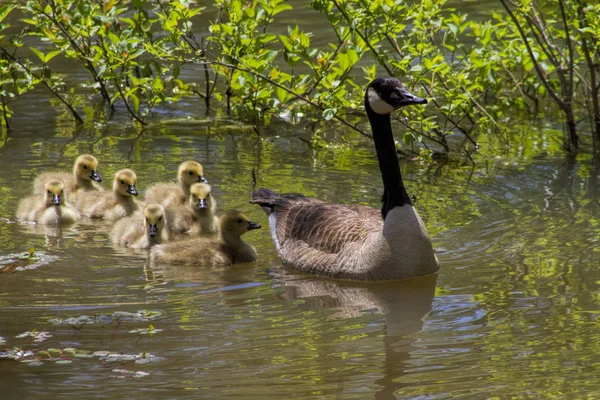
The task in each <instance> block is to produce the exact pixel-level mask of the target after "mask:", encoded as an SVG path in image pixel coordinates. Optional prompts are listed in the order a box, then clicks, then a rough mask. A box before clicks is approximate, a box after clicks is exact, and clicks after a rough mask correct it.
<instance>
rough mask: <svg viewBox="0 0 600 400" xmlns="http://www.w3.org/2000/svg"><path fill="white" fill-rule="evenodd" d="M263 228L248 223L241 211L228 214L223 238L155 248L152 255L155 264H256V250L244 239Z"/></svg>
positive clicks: (224, 217)
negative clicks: (243, 238)
mask: <svg viewBox="0 0 600 400" xmlns="http://www.w3.org/2000/svg"><path fill="white" fill-rule="evenodd" d="M258 228H260V225H259V224H257V223H254V222H251V221H248V217H247V216H246V215H245V214H244V213H242V212H240V211H228V212H226V213H225V214H223V215H222V216H221V218H220V221H219V238H218V239H209V238H194V239H188V240H184V241H181V242H175V243H168V244H162V245H159V246H154V247H153V248H152V250H151V252H150V259H151V261H152V262H153V263H166V264H186V265H210V266H214V267H224V266H228V265H231V264H234V263H241V262H250V261H256V250H255V249H254V247H253V246H252V245H250V244H248V243H246V242H244V241H243V240H242V237H241V236H242V235H243V234H244V233H246V232H248V231H251V230H253V229H258Z"/></svg>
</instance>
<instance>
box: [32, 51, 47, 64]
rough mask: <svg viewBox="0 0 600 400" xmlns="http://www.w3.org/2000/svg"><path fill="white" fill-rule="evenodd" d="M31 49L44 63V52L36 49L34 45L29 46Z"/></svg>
mask: <svg viewBox="0 0 600 400" xmlns="http://www.w3.org/2000/svg"><path fill="white" fill-rule="evenodd" d="M30 49H31V51H33V52H34V54H35V55H36V56H38V58H39V59H40V61H41V62H43V63H45V62H46V61H45V60H46V56H45V55H44V53H42V52H41V51H39V50H38V49H36V48H35V47H30Z"/></svg>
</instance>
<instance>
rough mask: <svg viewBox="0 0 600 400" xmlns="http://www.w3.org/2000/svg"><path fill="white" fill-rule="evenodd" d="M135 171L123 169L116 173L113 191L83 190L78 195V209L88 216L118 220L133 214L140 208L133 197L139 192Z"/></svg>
mask: <svg viewBox="0 0 600 400" xmlns="http://www.w3.org/2000/svg"><path fill="white" fill-rule="evenodd" d="M135 183H136V176H135V172H133V171H132V170H130V169H122V170H119V171H117V172H116V173H115V180H114V183H113V190H112V191H111V192H109V191H104V192H83V193H81V194H80V195H79V196H77V203H76V207H77V209H78V210H79V211H80V212H81V213H82V214H83V215H85V216H86V217H90V218H103V217H104V219H108V220H116V219H119V218H123V217H126V216H128V215H131V214H133V213H134V212H136V211H137V210H138V209H139V204H138V202H137V201H136V200H135V199H134V198H133V196H137V195H138V192H137V190H136V188H135Z"/></svg>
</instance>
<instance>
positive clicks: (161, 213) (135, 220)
mask: <svg viewBox="0 0 600 400" xmlns="http://www.w3.org/2000/svg"><path fill="white" fill-rule="evenodd" d="M167 226H168V222H167V217H166V215H165V210H164V209H163V208H162V206H160V205H158V204H149V205H147V206H146V208H144V212H143V213H140V212H137V213H135V214H133V215H131V216H129V217H126V218H122V219H120V220H119V221H118V222H117V223H116V224H115V226H114V228H113V229H112V231H111V232H110V237H111V239H112V241H113V243H114V244H115V245H117V246H124V247H131V248H134V249H147V248H149V247H152V246H153V245H155V244H160V243H165V242H167V241H168V240H169V230H168V229H167Z"/></svg>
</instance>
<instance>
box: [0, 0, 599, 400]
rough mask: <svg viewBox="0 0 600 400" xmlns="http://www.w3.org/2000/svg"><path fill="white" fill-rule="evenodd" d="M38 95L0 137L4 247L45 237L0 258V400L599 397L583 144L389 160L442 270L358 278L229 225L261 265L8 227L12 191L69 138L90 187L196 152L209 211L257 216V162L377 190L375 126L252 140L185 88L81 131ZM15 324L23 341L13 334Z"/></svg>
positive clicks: (2, 250)
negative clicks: (169, 262)
mask: <svg viewBox="0 0 600 400" xmlns="http://www.w3.org/2000/svg"><path fill="white" fill-rule="evenodd" d="M468 6H472V3H468ZM298 15H299V16H300V15H302V16H305V17H306V18H308V17H309V16H310V14H306V15H305V14H303V13H299V14H298ZM63 68H64V69H65V70H67V69H69V68H70V66H69V65H65V66H64V67H63ZM184 73H187V74H193V73H194V71H193V70H185V71H184ZM75 78H77V76H76V75H75ZM81 78H82V79H83V75H82V76H81ZM53 104H54V103H52V100H51V98H49V97H48V95H47V94H46V93H45V92H43V91H41V90H40V91H36V92H35V93H33V94H30V95H28V96H27V97H26V98H23V99H21V100H19V101H18V102H17V103H16V104H15V109H16V114H15V117H14V118H13V120H12V127H13V130H12V131H11V132H9V133H7V134H5V135H4V134H3V135H0V262H1V260H2V259H3V258H2V257H5V256H6V255H8V254H11V253H21V252H26V251H28V249H30V248H34V249H35V250H37V251H42V252H44V256H43V257H42V260H40V262H39V263H37V264H33V262H29V261H21V262H20V263H19V265H20V266H21V267H23V268H21V269H16V268H10V269H9V270H8V271H7V272H3V273H0V356H2V355H4V357H2V358H0V387H1V388H2V389H1V390H2V393H1V395H0V398H2V399H3V400H4V399H10V400H12V399H36V400H37V399H67V398H84V399H96V398H97V399H167V398H178V399H183V398H189V399H199V398H202V399H205V398H214V399H230V398H245V399H281V398H310V399H369V398H377V399H395V398H427V399H429V398H448V397H463V398H473V399H479V398H490V397H494V396H496V397H498V398H510V397H515V398H540V397H543V396H546V397H559V398H581V397H584V396H586V395H587V396H591V397H598V396H599V395H600V384H598V383H597V382H598V380H597V376H598V374H599V372H600V371H599V370H600V333H599V332H600V329H599V328H600V325H599V323H598V319H597V317H598V316H599V315H600V289H599V284H598V282H600V272H599V268H598V267H599V266H600V260H599V259H598V250H597V249H598V245H597V244H598V241H599V239H600V238H599V236H598V233H597V232H598V224H599V216H600V203H599V197H600V195H599V190H598V176H599V174H600V169H599V168H600V167H599V166H595V165H593V164H592V163H591V162H590V161H588V160H587V159H585V157H580V159H578V160H571V159H566V158H564V157H562V156H560V155H559V156H555V157H550V156H542V157H538V158H526V157H521V156H520V155H521V154H524V153H531V152H533V151H532V150H531V148H532V147H533V148H535V149H537V151H538V152H539V151H540V150H541V151H543V149H544V146H545V145H544V143H541V141H537V142H534V141H532V140H530V141H528V142H527V143H525V144H524V145H523V146H524V150H521V149H518V150H517V151H515V152H513V153H511V154H518V155H517V156H513V157H512V158H508V157H501V158H496V157H493V156H492V155H490V154H487V155H485V154H484V155H482V156H481V157H476V165H475V166H472V165H470V164H469V163H464V164H463V163H453V162H451V163H420V162H416V161H406V160H404V161H403V162H402V170H403V174H404V176H405V179H406V181H407V185H408V188H409V192H410V193H411V194H414V195H416V196H417V202H416V207H417V208H418V209H419V212H420V214H421V216H422V217H423V219H424V221H425V223H426V225H427V227H428V229H429V231H430V233H431V235H432V238H433V243H434V246H435V248H436V251H437V254H438V258H439V259H440V262H441V269H440V272H439V274H437V276H433V277H427V278H422V279H415V280H410V281H406V282H389V283H375V284H373V283H372V284H367V283H358V282H356V283H350V282H336V281H332V280H327V279H320V278H315V277H311V276H301V275H297V274H294V272H293V271H290V270H287V269H285V268H284V267H283V266H282V265H281V262H280V260H279V258H278V257H277V253H276V251H275V249H274V247H273V245H272V242H271V238H270V235H269V232H268V231H267V230H266V229H262V230H258V231H252V232H250V233H248V234H247V235H246V236H245V238H246V239H247V240H248V241H249V242H251V243H252V244H253V245H255V246H256V248H257V252H258V255H259V261H258V262H256V263H252V264H245V265H237V266H234V267H231V268H223V269H210V268H183V267H179V268H155V269H152V268H150V267H148V265H147V262H146V259H147V251H131V250H126V249H119V248H114V247H113V246H112V245H111V243H110V241H109V240H108V231H109V229H110V224H109V223H107V222H97V221H89V220H88V221H85V220H84V221H82V222H80V223H78V224H76V225H73V226H70V227H65V228H61V229H56V228H50V227H43V226H34V225H31V224H23V223H20V222H18V221H17V220H16V219H15V218H14V214H15V211H16V207H17V203H18V201H19V199H21V198H23V197H24V196H26V195H28V194H29V192H30V190H31V184H32V182H33V179H34V177H35V176H36V175H37V174H38V173H40V172H41V171H46V170H49V169H54V168H59V169H64V170H70V169H71V167H72V163H73V160H74V159H75V157H76V156H77V155H78V154H80V153H92V154H94V155H95V156H96V157H97V158H98V159H99V161H100V171H101V173H102V174H103V177H104V178H105V180H104V184H105V186H106V187H108V185H109V184H110V181H111V176H112V174H113V173H114V172H115V171H116V170H118V169H121V168H125V167H128V168H132V169H133V170H134V171H135V172H136V173H137V175H138V189H139V190H140V191H141V192H143V191H144V189H145V188H147V187H148V186H149V185H150V184H152V183H154V182H157V181H161V180H172V179H174V177H175V171H176V169H177V165H178V163H179V162H180V161H182V160H185V159H196V160H198V161H200V162H201V163H202V164H203V165H204V168H205V175H206V177H207V178H208V179H209V181H210V182H211V184H212V185H213V189H214V195H215V197H216V199H217V201H218V204H219V210H220V211H224V210H227V209H230V208H237V209H241V210H243V211H245V212H246V213H247V214H248V216H249V217H250V219H251V220H253V221H257V222H259V223H261V224H262V225H263V226H264V227H266V226H267V220H266V217H265V215H264V213H263V212H262V211H261V210H260V209H259V208H258V207H255V206H251V205H249V204H248V200H249V198H250V192H251V191H252V190H253V188H254V185H253V179H254V177H256V181H257V186H264V187H268V188H271V189H275V190H278V191H293V192H302V193H305V194H307V195H310V196H316V197H319V198H321V199H324V200H327V201H331V202H353V203H360V204H366V205H371V206H374V207H378V206H379V198H380V197H381V192H382V188H381V178H380V175H379V171H378V167H377V162H376V159H375V156H374V149H373V145H372V143H371V142H369V141H368V140H363V139H360V138H356V137H354V136H353V135H352V134H349V133H346V132H344V131H338V132H333V133H332V134H331V135H341V136H343V137H345V138H346V139H347V140H348V141H349V142H350V143H351V145H350V146H349V148H348V149H346V150H344V151H338V152H329V151H326V150H323V151H313V150H311V149H310V148H309V147H308V146H307V145H306V143H305V142H303V141H302V140H299V139H298V137H300V138H303V139H307V138H309V137H310V132H308V131H306V130H304V129H302V128H301V127H295V126H291V125H289V124H286V123H275V124H274V125H272V126H270V127H268V128H266V129H263V130H262V132H261V135H260V137H259V136H257V135H256V134H255V133H254V131H253V129H252V128H250V127H246V126H243V125H240V124H238V123H236V122H234V121H228V120H226V119H218V120H214V119H210V120H202V119H201V118H203V115H202V112H199V111H198V110H199V109H200V106H199V103H198V102H196V101H192V100H190V101H184V102H182V103H179V104H177V105H174V106H167V107H165V108H162V109H160V110H158V114H157V115H155V117H154V119H153V120H154V123H153V124H152V125H151V126H149V127H148V128H147V129H146V130H145V131H144V132H143V133H141V134H140V132H139V131H137V130H136V129H135V128H134V127H132V126H131V124H130V123H129V120H128V119H127V117H126V113H125V112H124V111H123V110H118V111H117V113H116V114H115V115H114V116H113V118H112V119H110V120H109V121H108V122H106V123H103V124H99V125H96V126H86V127H84V128H82V129H80V130H76V129H75V127H74V126H73V124H72V122H71V120H70V118H69V116H68V115H67V114H62V113H61V112H58V111H57V109H56V108H54V106H53ZM88 117H89V116H88ZM527 146H529V147H527ZM253 170H254V175H253V172H252V171H253ZM0 267H2V268H3V266H1V265H0ZM150 325H152V327H153V333H152V334H150V332H148V328H149V327H150ZM151 329H152V328H151ZM32 330H36V333H35V335H37V336H36V337H37V338H38V339H39V340H40V341H38V342H36V341H35V339H34V338H33V337H17V336H20V335H21V334H23V333H24V332H26V331H32ZM40 332H47V333H48V335H51V336H44V335H42V334H41V333H40ZM19 349H20V350H19ZM19 351H20V352H19ZM8 355H14V357H13V358H14V359H10V358H8ZM24 361H25V362H24Z"/></svg>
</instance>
